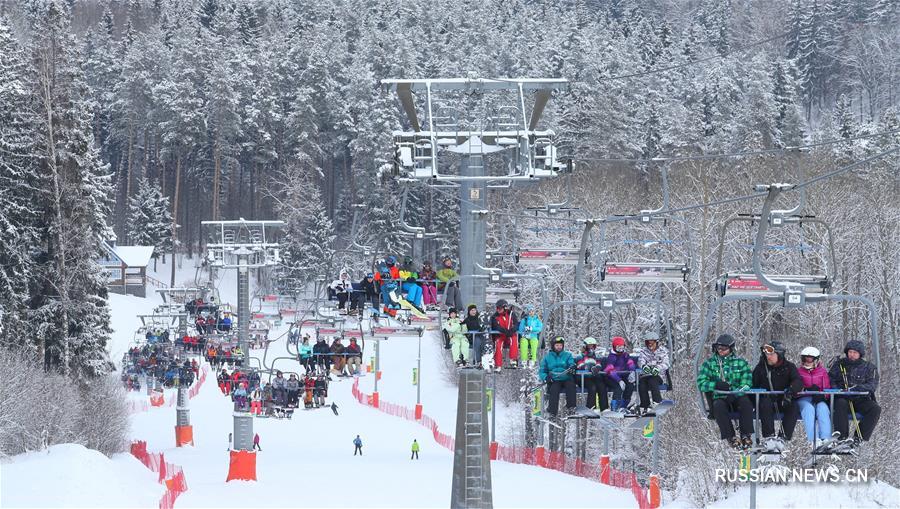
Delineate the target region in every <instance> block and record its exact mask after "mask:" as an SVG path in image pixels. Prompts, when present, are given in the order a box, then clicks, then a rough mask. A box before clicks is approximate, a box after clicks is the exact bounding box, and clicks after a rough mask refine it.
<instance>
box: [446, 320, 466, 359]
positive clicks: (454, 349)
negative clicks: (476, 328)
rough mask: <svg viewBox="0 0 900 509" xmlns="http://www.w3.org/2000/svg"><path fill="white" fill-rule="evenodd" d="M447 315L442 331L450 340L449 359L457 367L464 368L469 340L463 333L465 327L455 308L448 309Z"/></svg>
mask: <svg viewBox="0 0 900 509" xmlns="http://www.w3.org/2000/svg"><path fill="white" fill-rule="evenodd" d="M447 315H448V317H447V319H446V320H445V321H444V326H443V329H444V331H446V332H447V335H448V336H449V338H450V346H451V348H450V354H451V358H452V359H453V361H454V362H455V363H456V365H457V366H465V365H466V364H467V363H468V362H469V340H468V339H466V335H465V332H464V331H465V325H463V323H462V322H461V321H460V320H459V317H458V316H457V313H456V308H450V309H449V310H448V311H447Z"/></svg>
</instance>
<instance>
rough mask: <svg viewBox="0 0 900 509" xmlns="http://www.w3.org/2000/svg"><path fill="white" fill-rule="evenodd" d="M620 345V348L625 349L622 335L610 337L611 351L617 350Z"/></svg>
mask: <svg viewBox="0 0 900 509" xmlns="http://www.w3.org/2000/svg"><path fill="white" fill-rule="evenodd" d="M620 346H621V347H622V350H625V338H623V337H622V336H616V337H614V338H612V349H613V352H618V351H619V347H620Z"/></svg>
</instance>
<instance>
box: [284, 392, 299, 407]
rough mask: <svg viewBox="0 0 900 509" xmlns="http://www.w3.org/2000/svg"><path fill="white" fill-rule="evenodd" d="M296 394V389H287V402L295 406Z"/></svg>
mask: <svg viewBox="0 0 900 509" xmlns="http://www.w3.org/2000/svg"><path fill="white" fill-rule="evenodd" d="M298 394H299V392H298V391H292V390H288V391H287V404H288V405H294V406H297V395H298Z"/></svg>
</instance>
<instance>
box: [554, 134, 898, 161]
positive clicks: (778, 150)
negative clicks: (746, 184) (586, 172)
mask: <svg viewBox="0 0 900 509" xmlns="http://www.w3.org/2000/svg"><path fill="white" fill-rule="evenodd" d="M896 133H900V129H891V130H889V131H881V132H877V133H869V134H861V135H858V136H853V137H850V138H836V139H831V140H825V141H818V142H814V143H808V144H805V145H792V146H787V147H784V148H770V149H760V150H748V151H741V152H727V153H719V154H699V155H695V156H661V157H651V158H649V159H642V158H628V157H619V158H616V157H594V158H591V157H586V158H577V160H578V161H591V162H600V163H659V162H678V161H697V160H705V159H720V158H727V157H746V156H756V155H772V154H783V153H786V152H793V151H796V150H804V149H808V148H816V147H822V146H825V145H834V144H837V143H845V142H849V141H856V140H863V139H867V138H876V137H879V136H888V135H891V134H896ZM569 157H571V156H561V157H560V159H567V158H569Z"/></svg>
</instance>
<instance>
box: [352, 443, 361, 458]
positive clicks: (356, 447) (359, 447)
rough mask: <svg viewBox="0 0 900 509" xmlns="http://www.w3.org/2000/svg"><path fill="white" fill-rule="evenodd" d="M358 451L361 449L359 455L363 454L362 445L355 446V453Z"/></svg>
mask: <svg viewBox="0 0 900 509" xmlns="http://www.w3.org/2000/svg"><path fill="white" fill-rule="evenodd" d="M356 451H359V455H360V456H362V446H361V445H357V446H354V447H353V455H354V456H356Z"/></svg>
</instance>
